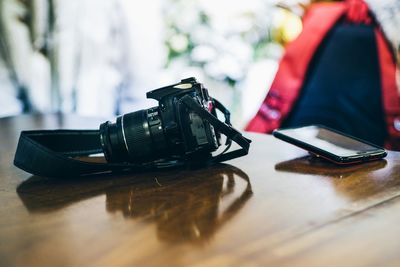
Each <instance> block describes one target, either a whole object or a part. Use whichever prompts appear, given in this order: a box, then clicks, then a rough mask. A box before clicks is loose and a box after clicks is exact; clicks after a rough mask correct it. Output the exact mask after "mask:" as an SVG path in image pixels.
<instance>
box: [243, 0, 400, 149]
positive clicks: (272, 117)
mask: <svg viewBox="0 0 400 267" xmlns="http://www.w3.org/2000/svg"><path fill="white" fill-rule="evenodd" d="M368 11H369V9H368V6H367V5H366V3H365V2H364V1H362V0H347V1H344V2H336V3H316V4H312V6H311V7H310V8H309V10H308V11H307V13H306V14H305V16H304V19H303V23H304V24H303V25H304V26H303V31H302V33H301V34H300V35H299V36H298V38H297V39H296V40H294V41H293V42H292V43H290V44H289V45H288V46H287V47H286V51H285V54H284V56H283V58H282V59H281V61H280V64H279V69H278V72H277V74H276V76H275V79H274V81H273V83H272V85H271V88H270V90H269V92H268V94H267V96H266V98H265V100H264V102H263V104H262V105H261V107H260V109H259V110H258V112H257V114H256V115H255V117H254V118H253V119H252V120H251V121H250V123H249V124H248V125H247V127H246V128H245V130H246V131H253V132H260V133H271V132H272V131H273V130H274V129H277V128H279V127H280V126H281V125H282V122H283V120H284V119H285V118H287V116H288V114H289V113H290V111H291V110H292V108H293V106H294V105H295V103H296V101H297V99H298V97H299V94H300V91H301V89H302V86H303V84H304V80H305V77H306V73H307V69H308V67H309V65H310V62H311V60H312V58H313V55H314V54H315V52H316V50H317V48H318V47H319V46H320V45H321V43H322V41H323V40H324V38H325V37H326V35H327V34H328V32H329V31H330V30H331V29H332V28H333V27H334V26H335V24H336V23H337V22H338V21H339V20H340V19H342V18H345V19H346V20H347V21H350V22H354V23H364V24H371V23H373V20H372V18H371V17H370V16H369V14H368ZM374 28H375V30H374V32H375V38H376V44H377V48H378V53H377V55H378V62H379V69H380V77H381V79H380V80H381V91H382V100H383V103H382V104H383V108H384V114H385V122H386V126H387V133H388V137H387V139H386V140H385V147H386V148H388V149H394V150H400V96H399V94H398V91H397V86H396V64H395V59H394V57H393V54H392V53H391V49H390V46H389V44H388V43H387V42H386V39H385V38H384V36H383V33H382V31H381V29H380V27H379V26H375V27H374Z"/></svg>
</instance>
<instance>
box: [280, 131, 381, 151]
mask: <svg viewBox="0 0 400 267" xmlns="http://www.w3.org/2000/svg"><path fill="white" fill-rule="evenodd" d="M278 132H279V133H280V134H282V135H285V136H287V137H289V138H291V139H295V140H298V141H300V142H302V143H305V144H308V145H311V146H313V147H316V148H318V149H321V150H325V151H327V152H329V153H331V154H334V155H337V156H339V157H349V156H354V155H360V154H367V153H369V152H377V151H380V152H383V151H384V150H383V149H381V148H379V147H377V146H373V145H370V144H368V143H364V142H362V141H359V140H357V139H354V138H352V137H349V136H346V135H344V134H341V133H338V132H335V131H333V130H330V129H327V128H325V127H320V126H306V127H300V128H294V129H282V130H278Z"/></svg>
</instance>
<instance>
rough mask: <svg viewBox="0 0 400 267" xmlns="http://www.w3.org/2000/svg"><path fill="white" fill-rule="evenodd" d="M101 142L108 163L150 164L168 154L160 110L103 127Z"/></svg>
mask: <svg viewBox="0 0 400 267" xmlns="http://www.w3.org/2000/svg"><path fill="white" fill-rule="evenodd" d="M100 141H101V145H102V148H103V152H104V155H105V157H106V159H107V161H108V162H138V163H140V162H146V161H151V160H155V159H159V158H162V157H163V156H164V155H165V154H166V152H167V143H166V139H165V136H164V132H163V127H162V121H161V118H160V114H159V110H158V107H154V108H150V109H146V110H139V111H136V112H132V113H128V114H125V115H122V116H120V117H118V118H117V120H116V122H115V123H111V122H109V121H107V122H105V123H103V124H101V125H100Z"/></svg>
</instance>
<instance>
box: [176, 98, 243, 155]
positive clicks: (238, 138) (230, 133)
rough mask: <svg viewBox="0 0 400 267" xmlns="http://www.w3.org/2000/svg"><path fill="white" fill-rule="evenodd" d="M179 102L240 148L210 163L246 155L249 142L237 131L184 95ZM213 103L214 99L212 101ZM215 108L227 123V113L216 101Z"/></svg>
mask: <svg viewBox="0 0 400 267" xmlns="http://www.w3.org/2000/svg"><path fill="white" fill-rule="evenodd" d="M181 101H182V102H183V103H184V104H185V105H186V106H187V107H188V108H190V109H191V110H193V111H194V112H196V113H197V115H199V116H200V117H201V118H203V119H205V120H207V121H208V122H209V123H210V124H211V125H212V126H214V128H215V130H216V131H218V132H221V133H222V134H224V135H225V136H226V138H227V139H228V140H232V141H234V142H235V143H237V144H238V145H239V146H240V147H241V148H240V149H236V150H234V151H230V152H228V153H222V154H220V155H218V156H216V157H213V158H212V160H211V161H212V162H222V161H226V160H230V159H234V158H237V157H241V156H244V155H247V154H248V152H249V148H250V143H251V140H250V139H247V138H245V137H244V136H243V135H242V134H241V133H240V132H239V131H237V130H236V129H234V128H233V127H231V126H230V125H228V124H227V123H224V122H222V121H220V120H219V119H218V118H217V117H215V116H213V115H212V114H211V113H209V112H207V111H206V110H205V109H204V108H203V107H201V106H200V105H199V103H197V102H196V101H195V100H194V99H193V98H192V97H190V96H188V95H186V96H184V97H182V98H181ZM214 101H215V99H214ZM216 103H217V105H216V108H217V109H219V110H220V111H222V113H224V114H225V116H226V117H227V116H228V117H227V120H228V122H229V113H227V112H228V111H227V109H226V108H225V107H224V106H223V105H222V104H221V103H219V102H218V101H216Z"/></svg>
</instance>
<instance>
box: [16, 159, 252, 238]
mask: <svg viewBox="0 0 400 267" xmlns="http://www.w3.org/2000/svg"><path fill="white" fill-rule="evenodd" d="M154 175H155V174H153V173H149V174H148V175H147V177H149V176H151V177H154ZM143 176H146V175H143ZM179 176H186V178H183V179H176V177H177V176H176V175H169V174H168V172H167V174H164V173H162V172H159V173H158V174H157V175H156V176H155V177H154V180H153V179H151V180H150V181H149V179H148V178H147V179H145V181H142V182H137V177H136V178H129V177H122V178H115V179H111V180H110V178H100V179H86V178H85V179H86V180H85V179H81V180H77V179H75V180H59V179H46V178H41V177H35V176H33V177H31V178H30V179H28V180H27V181H25V182H23V183H22V184H21V185H20V186H19V187H18V188H17V192H18V195H19V197H20V198H21V200H22V202H23V203H24V205H25V207H26V208H27V209H28V211H29V212H32V213H35V212H41V213H46V212H54V211H57V210H60V209H63V208H66V207H68V206H70V205H72V204H74V203H77V202H80V201H84V200H87V199H90V198H93V197H96V196H99V195H102V194H105V196H106V210H107V211H108V212H110V213H121V214H122V215H123V217H124V218H126V219H135V220H142V221H144V222H147V223H155V224H156V229H157V236H158V238H159V239H160V240H162V241H167V242H175V243H176V242H194V243H202V242H203V241H207V240H208V239H209V238H211V237H212V236H213V234H215V232H216V231H217V230H218V229H220V228H221V227H222V226H223V225H224V224H225V223H226V222H227V221H229V220H230V219H232V217H234V216H235V215H236V214H237V213H238V212H239V211H240V210H241V208H242V207H243V206H244V205H245V203H246V202H247V200H248V199H249V198H250V197H251V196H252V189H251V184H250V181H249V177H248V176H247V175H246V174H245V173H244V172H243V171H241V170H240V169H238V168H236V167H233V166H231V165H227V164H218V165H216V166H213V167H210V168H207V170H206V172H204V171H202V170H194V171H181V172H179ZM132 182H135V183H132Z"/></svg>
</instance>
